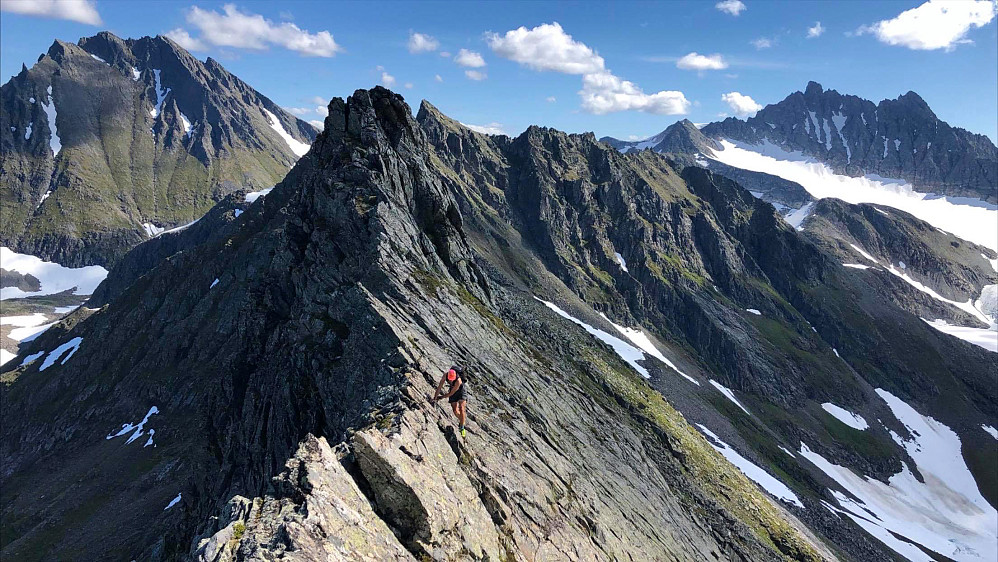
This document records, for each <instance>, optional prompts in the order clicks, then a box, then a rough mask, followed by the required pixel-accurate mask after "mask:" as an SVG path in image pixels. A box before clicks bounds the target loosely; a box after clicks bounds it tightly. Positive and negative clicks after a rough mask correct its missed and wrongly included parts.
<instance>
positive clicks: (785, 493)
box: [697, 424, 804, 508]
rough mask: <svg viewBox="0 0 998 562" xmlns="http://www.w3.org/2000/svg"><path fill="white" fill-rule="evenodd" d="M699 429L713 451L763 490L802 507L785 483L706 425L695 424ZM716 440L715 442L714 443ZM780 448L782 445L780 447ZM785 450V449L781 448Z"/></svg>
mask: <svg viewBox="0 0 998 562" xmlns="http://www.w3.org/2000/svg"><path fill="white" fill-rule="evenodd" d="M697 427H699V428H700V431H702V432H703V433H704V435H706V436H707V437H709V439H707V443H709V444H710V446H711V447H713V448H714V450H715V451H717V452H718V453H721V456H723V457H724V458H726V459H728V462H730V463H731V464H733V465H735V466H736V467H737V468H738V470H740V471H742V474H744V475H745V476H748V478H749V480H751V481H753V482H755V483H756V484H758V485H759V486H760V487H761V488H762V489H763V490H766V491H767V492H769V493H770V494H772V495H774V496H776V497H777V498H779V499H780V500H782V501H785V502H787V503H791V504H793V505H796V506H797V507H801V508H803V507H804V504H803V503H801V501H800V499H799V498H798V497H797V495H796V494H794V493H793V491H792V490H791V489H790V488H789V487H787V485H786V484H784V483H783V482H780V481H779V480H777V479H776V478H774V477H773V476H772V475H770V474H769V473H768V472H766V471H765V470H763V469H762V468H760V467H759V466H758V465H756V464H755V463H753V462H752V461H750V460H748V459H746V458H745V457H743V456H741V455H739V454H738V451H736V450H734V449H733V448H731V446H730V445H728V444H727V443H725V442H724V441H721V439H720V438H719V437H718V436H717V435H715V434H714V432H713V431H711V430H709V429H707V428H706V427H704V426H702V425H700V424H697ZM715 442H716V444H715ZM780 448H781V449H782V447H780ZM783 450H784V451H786V449H783ZM787 452H788V453H789V451H787ZM791 456H792V455H791Z"/></svg>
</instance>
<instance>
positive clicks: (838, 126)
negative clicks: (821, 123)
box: [832, 113, 852, 162]
mask: <svg viewBox="0 0 998 562" xmlns="http://www.w3.org/2000/svg"><path fill="white" fill-rule="evenodd" d="M832 123H833V124H834V125H835V130H836V131H837V132H838V133H839V140H841V141H842V146H843V147H844V148H845V149H846V162H852V150H850V149H849V144H848V143H846V137H845V135H843V134H842V128H843V127H845V126H846V116H845V115H842V114H841V113H833V114H832Z"/></svg>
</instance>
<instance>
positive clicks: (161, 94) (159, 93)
mask: <svg viewBox="0 0 998 562" xmlns="http://www.w3.org/2000/svg"><path fill="white" fill-rule="evenodd" d="M152 73H153V76H155V77H156V107H154V108H152V109H150V110H149V115H152V117H153V119H155V118H156V117H159V113H160V111H162V110H163V102H164V101H165V100H166V96H168V95H170V88H166V89H165V90H164V89H162V85H161V84H160V82H159V74H160V70H159V69H158V68H155V69H153V71H152Z"/></svg>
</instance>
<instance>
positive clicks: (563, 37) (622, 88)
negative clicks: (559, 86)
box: [486, 22, 690, 115]
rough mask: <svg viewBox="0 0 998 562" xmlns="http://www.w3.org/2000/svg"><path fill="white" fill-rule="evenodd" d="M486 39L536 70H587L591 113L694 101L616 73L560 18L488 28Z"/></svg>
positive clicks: (684, 105) (681, 107) (682, 107)
mask: <svg viewBox="0 0 998 562" xmlns="http://www.w3.org/2000/svg"><path fill="white" fill-rule="evenodd" d="M486 41H488V43H489V47H490V48H491V49H492V51H493V52H495V53H496V54H497V55H499V56H501V57H503V58H507V59H510V60H512V61H515V62H518V63H520V64H522V65H524V66H526V67H528V68H531V69H533V70H537V71H546V70H551V71H554V72H561V73H564V74H581V75H582V90H580V91H579V97H580V98H581V100H582V109H584V110H585V111H588V112H589V113H595V114H597V115H602V114H605V113H613V112H617V111H644V112H647V113H655V114H660V115H676V114H683V113H686V112H687V111H688V110H689V107H690V102H689V100H687V99H686V96H684V95H683V93H682V92H677V91H672V90H663V91H661V92H657V93H654V94H646V93H645V92H644V91H643V90H642V89H641V88H639V87H638V86H637V85H636V84H634V83H633V82H630V81H627V80H623V79H621V78H619V77H617V76H615V75H614V74H613V72H611V71H610V70H609V69H608V68H606V61H604V60H603V57H601V56H599V55H598V54H597V53H596V51H595V50H594V49H592V48H591V47H589V46H588V45H586V44H585V43H582V42H580V41H576V40H574V39H573V38H572V36H571V35H569V34H568V33H565V30H564V29H562V27H561V25H559V24H558V22H554V23H549V24H542V25H538V26H537V27H534V28H533V29H527V28H526V27H519V28H517V29H513V30H510V31H507V32H506V33H505V34H503V35H500V34H498V33H488V34H486Z"/></svg>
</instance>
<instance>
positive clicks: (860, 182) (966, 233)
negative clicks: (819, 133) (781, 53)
mask: <svg viewBox="0 0 998 562" xmlns="http://www.w3.org/2000/svg"><path fill="white" fill-rule="evenodd" d="M720 144H721V146H722V150H715V151H713V155H712V158H714V159H715V160H718V161H719V162H722V163H724V164H727V165H729V166H734V167H736V168H742V169H745V170H750V171H755V172H765V173H768V174H772V175H775V176H779V177H781V178H783V179H786V180H790V181H794V182H797V183H799V184H801V185H802V186H803V187H804V189H805V190H807V192H808V193H810V194H811V195H812V196H814V197H815V198H819V199H820V198H824V197H835V198H838V199H842V200H843V201H846V202H847V203H853V204H858V203H873V204H876V205H881V206H884V207H894V208H896V209H900V210H903V211H906V212H908V213H911V214H912V215H914V216H916V217H918V218H920V219H922V220H924V221H926V222H928V223H930V224H932V225H933V226H935V227H937V228H942V229H944V230H947V231H949V232H952V233H953V234H955V235H956V236H958V237H960V238H963V239H964V240H968V241H970V242H974V243H976V244H980V245H981V246H985V247H987V248H990V249H992V250H998V237H996V236H995V235H994V233H995V232H998V206H996V205H992V204H990V203H985V202H984V201H981V200H979V199H972V198H967V197H943V196H938V195H934V194H931V193H920V192H916V191H915V190H914V189H913V188H912V186H911V185H909V184H908V183H906V182H904V181H902V180H896V179H890V178H883V177H880V176H877V175H875V174H868V175H867V176H865V177H858V178H853V177H849V176H844V175H839V174H836V173H834V172H833V171H832V170H831V169H830V168H828V166H825V165H824V164H822V163H820V162H817V161H815V160H814V159H811V158H808V157H806V156H804V155H803V154H801V153H800V152H787V151H785V150H783V149H782V148H780V147H779V146H777V145H774V144H772V143H771V142H769V141H763V143H761V144H758V145H751V144H744V143H738V144H736V143H733V142H731V141H729V140H726V139H722V140H721V141H720Z"/></svg>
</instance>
